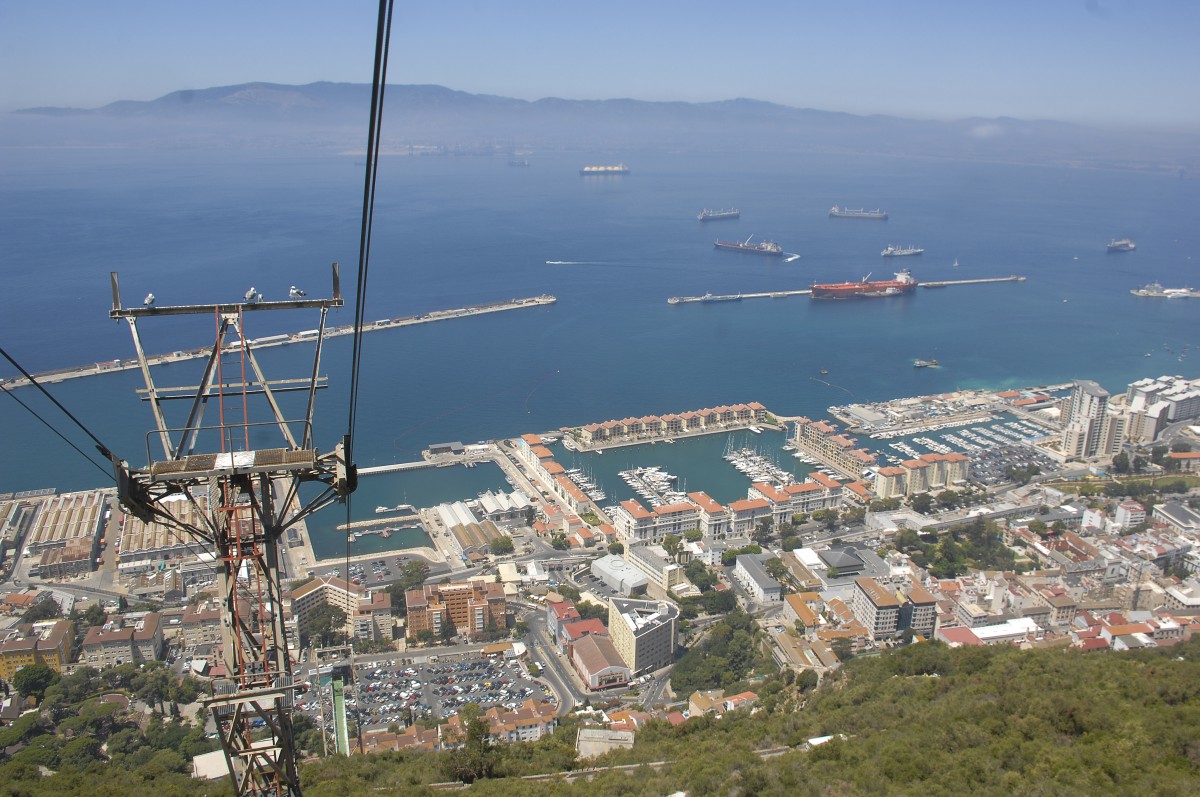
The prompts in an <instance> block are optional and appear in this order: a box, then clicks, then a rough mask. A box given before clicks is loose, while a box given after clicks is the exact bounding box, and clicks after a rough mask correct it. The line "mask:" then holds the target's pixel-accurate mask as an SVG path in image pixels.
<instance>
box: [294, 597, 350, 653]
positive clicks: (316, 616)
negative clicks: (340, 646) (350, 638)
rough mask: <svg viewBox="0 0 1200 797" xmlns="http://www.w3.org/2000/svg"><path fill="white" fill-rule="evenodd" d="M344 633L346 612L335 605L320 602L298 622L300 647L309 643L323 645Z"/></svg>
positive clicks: (337, 638) (332, 641) (342, 635)
mask: <svg viewBox="0 0 1200 797" xmlns="http://www.w3.org/2000/svg"><path fill="white" fill-rule="evenodd" d="M345 635H346V613H345V612H344V611H342V610H341V609H339V608H337V607H336V606H330V605H329V604H328V603H322V604H321V605H320V606H317V607H316V608H314V609H313V610H312V611H311V612H309V613H308V615H307V616H305V618H304V621H303V622H302V623H300V647H301V648H306V647H308V645H309V643H312V644H316V645H319V646H321V647H325V646H328V645H332V644H333V643H334V641H335V640H340V639H343V638H344V637H345Z"/></svg>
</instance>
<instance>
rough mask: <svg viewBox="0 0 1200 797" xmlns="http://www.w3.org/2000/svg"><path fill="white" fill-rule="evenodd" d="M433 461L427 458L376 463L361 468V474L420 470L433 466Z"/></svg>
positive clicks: (359, 472) (359, 471)
mask: <svg viewBox="0 0 1200 797" xmlns="http://www.w3.org/2000/svg"><path fill="white" fill-rule="evenodd" d="M432 467H433V463H432V462H427V461H425V460H423V459H422V460H418V461H416V462H397V463H395V464H393V465H374V466H372V467H369V468H359V469H358V475H359V476H370V475H372V474H375V473H397V472H399V471H403V470H420V469H421V468H432Z"/></svg>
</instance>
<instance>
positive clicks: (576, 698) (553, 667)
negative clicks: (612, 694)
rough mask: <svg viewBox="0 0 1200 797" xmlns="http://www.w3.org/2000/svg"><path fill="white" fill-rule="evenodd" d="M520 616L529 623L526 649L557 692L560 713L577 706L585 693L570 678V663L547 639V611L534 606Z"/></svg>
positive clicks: (584, 698)
mask: <svg viewBox="0 0 1200 797" xmlns="http://www.w3.org/2000/svg"><path fill="white" fill-rule="evenodd" d="M521 619H523V620H524V621H525V622H526V624H528V626H529V633H528V634H526V636H525V644H526V645H527V646H528V647H529V652H530V654H531V655H532V656H533V658H534V660H535V661H539V662H541V664H542V677H543V678H545V679H546V681H547V682H549V684H550V688H552V689H553V690H554V694H556V695H558V698H559V699H558V713H559V715H563V714H568V713H570V712H571V711H572V710H574V708H575V707H576V706H581V705H583V704H584V703H585V702H587V696H586V695H584V693H583V692H582V691H581V690H580V689H579V688H578V687H576V686H575V683H574V682H573V681H572V680H571V674H570V672H568V671H567V669H566V668H567V667H569V666H570V665H569V664H567V663H566V661H565V660H564V659H563V658H560V657H559V653H558V650H557V649H556V647H555V645H554V644H553V643H552V642H550V641H549V639H550V632H549V629H548V628H547V623H546V613H545V612H544V611H541V610H538V609H533V610H531V611H529V612H528V613H526V614H524V615H523V616H522V618H521Z"/></svg>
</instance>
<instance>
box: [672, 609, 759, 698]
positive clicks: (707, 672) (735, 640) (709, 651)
mask: <svg viewBox="0 0 1200 797" xmlns="http://www.w3.org/2000/svg"><path fill="white" fill-rule="evenodd" d="M761 633H762V632H761V631H759V630H758V629H757V628H756V627H755V625H754V619H753V618H752V617H750V615H748V614H746V613H745V612H743V611H740V610H738V611H733V612H730V613H729V614H727V615H726V616H725V617H724V618H723V619H722V620H720V621H718V622H717V623H716V624H715V625H713V627H712V628H711V629H710V630H709V632H708V635H707V636H706V637H705V638H704V641H702V642H701V643H700V644H698V645H696V646H695V647H693V648H692V649H691V650H689V651H688V652H687V653H685V654H684V656H683V658H681V659H680V660H679V661H678V662H677V663H676V664H675V669H674V671H672V673H671V688H672V690H674V692H675V693H676V694H679V695H687V694H690V693H691V692H693V691H695V690H696V689H718V688H725V687H728V686H731V685H733V684H735V683H738V682H739V681H743V680H745V679H746V678H747V677H748V676H749V675H750V673H751V671H753V670H762V671H769V670H772V669H773V665H772V664H771V662H770V659H769V657H765V656H763V655H762V654H761V653H760V652H759V649H758V645H757V644H755V640H756V638H757V637H758V635H759V634H761Z"/></svg>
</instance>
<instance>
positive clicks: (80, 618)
mask: <svg viewBox="0 0 1200 797" xmlns="http://www.w3.org/2000/svg"><path fill="white" fill-rule="evenodd" d="M68 619H70V620H71V622H72V623H74V624H75V627H76V628H78V629H85V628H94V627H96V626H100V625H104V624H105V623H106V622H107V621H108V615H107V614H105V613H104V608H103V607H102V606H101V605H100V604H99V603H93V604H92V605H91V606H89V607H87V609H85V610H84V611H82V612H80V611H78V610H76V609H72V610H71V614H70V616H69V618H68Z"/></svg>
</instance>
